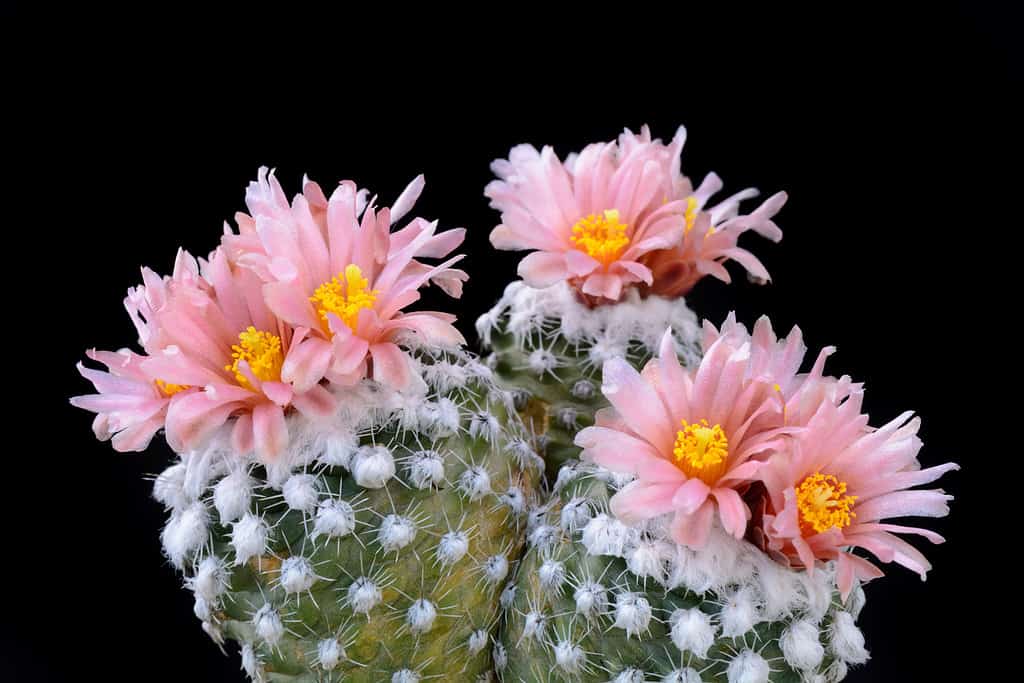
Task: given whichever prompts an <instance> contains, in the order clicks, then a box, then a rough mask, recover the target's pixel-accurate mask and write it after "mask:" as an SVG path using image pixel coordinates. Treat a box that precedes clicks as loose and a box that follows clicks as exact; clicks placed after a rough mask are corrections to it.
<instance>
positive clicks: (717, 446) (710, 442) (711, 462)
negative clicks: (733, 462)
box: [672, 420, 729, 484]
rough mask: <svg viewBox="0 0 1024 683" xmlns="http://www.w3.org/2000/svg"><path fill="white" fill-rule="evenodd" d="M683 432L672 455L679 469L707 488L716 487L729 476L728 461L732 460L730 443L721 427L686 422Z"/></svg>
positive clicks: (677, 436) (704, 423)
mask: <svg viewBox="0 0 1024 683" xmlns="http://www.w3.org/2000/svg"><path fill="white" fill-rule="evenodd" d="M682 424H683V428H682V429H681V430H680V431H678V432H677V433H676V445H675V448H673V449H672V452H673V453H674V454H675V456H676V465H677V466H678V467H679V469H681V470H682V471H683V472H684V473H685V474H686V476H688V477H696V478H698V479H700V480H701V481H703V482H704V483H705V484H713V483H715V482H716V481H718V479H719V478H720V477H721V476H722V475H723V474H725V465H726V459H727V458H728V457H729V439H728V438H726V436H725V431H724V430H723V429H722V426H721V425H718V424H716V425H714V426H710V425H708V421H707V420H701V421H700V422H699V423H698V422H694V423H693V424H690V423H688V422H687V421H686V420H683V421H682Z"/></svg>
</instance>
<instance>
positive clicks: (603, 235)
mask: <svg viewBox="0 0 1024 683" xmlns="http://www.w3.org/2000/svg"><path fill="white" fill-rule="evenodd" d="M628 227H629V226H628V225H626V224H624V223H620V222H619V212H618V211H617V210H615V209H608V210H607V211H605V212H604V213H602V214H594V213H592V214H589V215H587V216H584V217H583V218H581V219H579V220H578V221H576V225H574V226H572V237H571V238H570V239H572V243H573V244H575V245H576V246H577V247H579V248H580V249H582V250H583V251H585V252H587V255H589V256H591V257H593V258H595V259H597V260H598V261H600V262H601V263H603V264H604V265H606V266H607V265H608V264H610V263H612V262H613V261H614V260H615V259H617V258H619V256H621V255H622V252H623V251H625V249H626V246H628V245H629V236H628V235H626V228H628Z"/></svg>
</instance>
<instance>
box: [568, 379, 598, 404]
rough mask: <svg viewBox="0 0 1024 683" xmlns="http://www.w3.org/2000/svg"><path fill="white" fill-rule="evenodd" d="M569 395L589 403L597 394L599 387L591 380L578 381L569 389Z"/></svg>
mask: <svg viewBox="0 0 1024 683" xmlns="http://www.w3.org/2000/svg"><path fill="white" fill-rule="evenodd" d="M569 393H570V394H572V395H573V398H578V399H580V400H581V401H589V400H590V399H592V398H593V397H594V396H595V395H596V394H597V386H595V384H594V383H593V382H591V381H590V380H589V379H578V380H576V381H575V382H573V385H572V387H570V388H569Z"/></svg>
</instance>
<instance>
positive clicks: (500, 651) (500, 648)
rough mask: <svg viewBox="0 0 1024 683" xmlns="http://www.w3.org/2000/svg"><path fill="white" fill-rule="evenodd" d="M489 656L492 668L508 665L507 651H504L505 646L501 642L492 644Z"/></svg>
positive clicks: (502, 667)
mask: <svg viewBox="0 0 1024 683" xmlns="http://www.w3.org/2000/svg"><path fill="white" fill-rule="evenodd" d="M491 657H492V659H493V660H494V668H495V669H497V670H498V671H501V670H502V669H504V668H505V667H506V666H508V652H506V650H505V646H504V645H502V644H501V643H495V644H494V651H493V652H492V653H491Z"/></svg>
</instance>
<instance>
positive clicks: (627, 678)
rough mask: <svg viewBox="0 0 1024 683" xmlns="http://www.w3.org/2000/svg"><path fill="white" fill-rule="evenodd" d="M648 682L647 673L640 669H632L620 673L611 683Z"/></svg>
mask: <svg viewBox="0 0 1024 683" xmlns="http://www.w3.org/2000/svg"><path fill="white" fill-rule="evenodd" d="M646 680H647V674H646V673H644V672H643V671H641V670H640V669H634V668H633V667H630V668H628V669H626V670H624V671H620V672H619V675H617V676H616V677H615V678H613V679H612V680H611V683H644V681H646Z"/></svg>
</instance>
